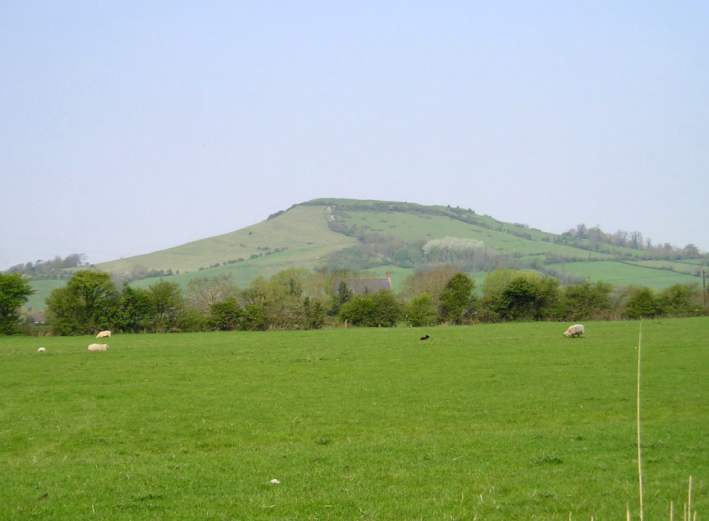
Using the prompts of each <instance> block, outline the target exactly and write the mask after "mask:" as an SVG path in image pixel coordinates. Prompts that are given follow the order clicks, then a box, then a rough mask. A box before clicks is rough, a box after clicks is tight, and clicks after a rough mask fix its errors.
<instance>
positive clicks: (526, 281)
mask: <svg viewBox="0 0 709 521" xmlns="http://www.w3.org/2000/svg"><path fill="white" fill-rule="evenodd" d="M558 286H559V283H558V282H557V281H556V280H554V279H551V278H541V277H527V276H517V277H515V278H513V279H512V280H511V281H510V282H509V283H508V284H507V286H506V287H505V289H504V290H503V291H502V293H501V294H500V295H499V297H498V298H497V299H496V300H495V301H493V306H494V310H495V312H496V313H497V314H498V315H499V316H500V318H502V319H505V320H542V319H544V318H549V317H550V316H551V315H552V314H553V308H554V306H555V305H556V303H557V301H558V295H559V291H558Z"/></svg>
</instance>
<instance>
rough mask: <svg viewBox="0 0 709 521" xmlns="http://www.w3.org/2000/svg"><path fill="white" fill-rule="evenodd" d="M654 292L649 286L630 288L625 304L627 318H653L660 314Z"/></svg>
mask: <svg viewBox="0 0 709 521" xmlns="http://www.w3.org/2000/svg"><path fill="white" fill-rule="evenodd" d="M660 312H661V310H660V307H659V305H658V302H657V299H656V297H655V293H654V291H653V290H651V289H650V288H632V289H631V290H630V296H629V297H628V301H627V302H626V304H625V310H624V315H625V316H626V317H627V318H653V317H656V316H658V315H660Z"/></svg>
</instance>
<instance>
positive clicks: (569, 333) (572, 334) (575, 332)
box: [564, 324, 585, 338]
mask: <svg viewBox="0 0 709 521" xmlns="http://www.w3.org/2000/svg"><path fill="white" fill-rule="evenodd" d="M584 332H585V330H584V327H583V324H574V325H573V326H569V327H568V328H567V329H566V331H564V336H565V337H567V338H576V337H579V336H583V334H584Z"/></svg>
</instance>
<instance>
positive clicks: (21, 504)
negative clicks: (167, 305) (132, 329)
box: [0, 319, 709, 521]
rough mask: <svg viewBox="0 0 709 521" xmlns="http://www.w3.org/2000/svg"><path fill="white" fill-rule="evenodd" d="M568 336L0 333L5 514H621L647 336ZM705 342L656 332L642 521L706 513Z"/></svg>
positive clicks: (630, 329)
mask: <svg viewBox="0 0 709 521" xmlns="http://www.w3.org/2000/svg"><path fill="white" fill-rule="evenodd" d="M562 329H563V325H562V324H557V323H534V324H507V325H484V326H473V327H450V328H445V327H438V328H430V329H427V330H426V331H427V332H428V333H429V334H430V335H431V339H430V340H429V341H427V342H420V341H419V340H418V337H419V336H420V334H421V333H422V330H417V329H408V328H397V329H349V330H344V329H339V330H325V331H314V332H266V333H241V332H239V333H202V334H174V335H122V336H120V335H119V336H116V337H114V338H113V339H111V342H110V343H111V350H110V351H109V352H108V353H100V354H88V353H86V351H85V350H86V345H87V344H88V343H89V342H91V341H92V339H91V338H89V337H74V338H60V337H49V338H29V337H0V485H1V486H0V519H2V520H10V519H13V520H14V519H17V520H33V519H37V520H40V519H41V520H75V519H96V520H136V521H137V520H148V519H151V520H152V519H160V520H192V519H199V520H207V519H214V520H266V519H268V520H294V519H298V520H300V519H303V520H328V519H331V520H340V519H370V520H374V519H377V520H415V519H424V520H429V519H440V520H444V519H445V520H450V519H461V520H462V519H466V520H473V519H478V520H516V519H519V520H531V519H538V520H541V519H550V520H567V519H569V512H573V519H589V518H590V516H591V515H592V514H593V515H594V516H595V519H597V520H611V519H623V518H624V510H625V505H626V502H627V503H630V505H631V508H634V505H636V497H637V487H636V473H635V472H636V467H635V465H636V462H635V459H634V457H635V445H634V440H635V431H634V417H635V416H634V415H635V395H634V392H635V350H634V348H633V346H634V345H635V343H636V340H637V331H638V323H637V322H606V323H603V322H598V323H588V324H587V337H586V338H583V339H578V340H569V339H566V338H564V337H563V336H562V335H561V331H562ZM707 338H709V320H707V319H681V320H680V319H676V320H663V321H653V322H646V323H645V324H644V342H643V371H644V372H643V402H642V405H643V419H644V424H643V425H644V444H643V445H644V458H645V480H646V497H645V502H646V519H667V515H666V508H667V506H668V504H669V501H670V500H674V501H675V503H676V504H677V502H678V501H681V500H682V498H683V497H684V496H685V495H686V479H687V477H688V475H689V474H690V473H691V474H692V475H693V476H694V479H695V483H696V488H695V501H696V505H697V509H698V511H699V513H700V519H704V517H705V516H706V515H709V514H708V513H709V486H708V485H709V484H708V482H707V480H708V479H709V458H707V454H709V345H708V344H707ZM38 345H44V346H46V347H47V353H45V354H38V353H36V352H35V350H36V348H37V346H38ZM273 478H277V479H279V480H280V482H281V483H280V485H270V484H269V481H270V480H271V479H273Z"/></svg>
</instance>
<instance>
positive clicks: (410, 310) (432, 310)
mask: <svg viewBox="0 0 709 521" xmlns="http://www.w3.org/2000/svg"><path fill="white" fill-rule="evenodd" d="M406 321H407V322H408V323H409V325H410V326H413V327H423V326H433V325H435V324H436V323H437V322H438V313H437V311H436V304H435V303H434V302H433V298H432V297H431V295H429V294H428V293H424V294H423V295H419V296H417V297H416V298H414V299H413V300H412V301H411V302H409V305H408V306H406Z"/></svg>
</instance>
